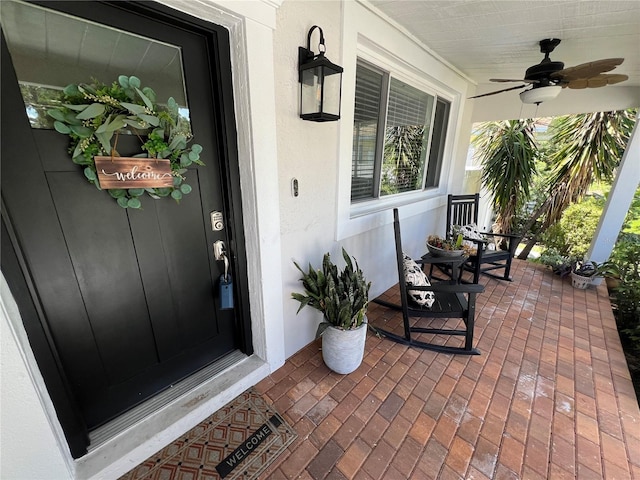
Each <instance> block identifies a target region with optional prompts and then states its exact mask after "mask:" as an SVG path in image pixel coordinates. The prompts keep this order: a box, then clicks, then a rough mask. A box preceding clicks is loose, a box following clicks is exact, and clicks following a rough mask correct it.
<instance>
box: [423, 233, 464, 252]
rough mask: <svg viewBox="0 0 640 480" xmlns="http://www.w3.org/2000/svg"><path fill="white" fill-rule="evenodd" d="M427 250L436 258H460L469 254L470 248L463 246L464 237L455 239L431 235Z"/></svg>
mask: <svg viewBox="0 0 640 480" xmlns="http://www.w3.org/2000/svg"><path fill="white" fill-rule="evenodd" d="M427 249H428V250H429V252H431V254H432V255H433V256H434V257H460V256H462V255H465V254H466V255H468V254H469V248H468V247H467V246H466V245H464V244H463V237H462V235H457V236H456V238H455V239H452V238H440V237H439V236H438V235H429V236H428V237H427Z"/></svg>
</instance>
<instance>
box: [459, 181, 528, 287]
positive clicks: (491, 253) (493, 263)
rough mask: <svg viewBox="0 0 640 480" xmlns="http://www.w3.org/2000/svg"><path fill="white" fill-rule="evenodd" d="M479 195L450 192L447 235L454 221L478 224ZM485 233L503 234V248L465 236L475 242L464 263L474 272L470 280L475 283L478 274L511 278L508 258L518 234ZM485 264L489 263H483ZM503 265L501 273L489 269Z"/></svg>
mask: <svg viewBox="0 0 640 480" xmlns="http://www.w3.org/2000/svg"><path fill="white" fill-rule="evenodd" d="M479 201H480V195H479V194H478V193H476V194H474V195H449V197H448V201H447V235H449V234H450V233H451V229H452V227H453V226H454V225H458V226H464V225H469V224H472V223H473V224H475V225H478V203H479ZM481 233H483V234H484V235H487V236H493V237H500V238H504V239H506V241H507V249H506V250H499V249H496V250H489V249H488V248H487V247H488V245H489V243H490V242H489V241H488V240H484V239H483V240H480V239H474V238H465V240H469V241H472V242H474V243H475V244H476V247H477V252H478V253H477V254H476V255H471V256H470V257H469V259H468V260H467V262H466V263H465V265H464V269H465V270H468V271H471V272H473V282H472V283H478V280H479V279H480V274H481V273H483V274H485V275H489V276H490V277H493V278H497V279H498V280H508V281H511V277H510V274H511V260H512V259H513V257H514V256H515V254H516V249H517V248H518V243H520V239H521V237H520V236H519V235H512V234H506V233H484V232H481ZM483 265H488V266H483ZM497 269H504V274H503V275H501V276H500V275H495V274H493V273H488V272H490V271H491V270H497Z"/></svg>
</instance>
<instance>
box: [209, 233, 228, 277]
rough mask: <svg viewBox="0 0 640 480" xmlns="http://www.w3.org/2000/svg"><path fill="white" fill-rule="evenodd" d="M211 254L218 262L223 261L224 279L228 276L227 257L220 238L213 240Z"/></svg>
mask: <svg viewBox="0 0 640 480" xmlns="http://www.w3.org/2000/svg"><path fill="white" fill-rule="evenodd" d="M213 256H214V258H215V259H216V260H217V261H219V262H224V279H225V280H227V279H228V278H229V258H227V250H226V248H225V246H224V242H223V241H222V240H216V241H215V242H213Z"/></svg>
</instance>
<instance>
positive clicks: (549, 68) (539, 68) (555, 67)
mask: <svg viewBox="0 0 640 480" xmlns="http://www.w3.org/2000/svg"><path fill="white" fill-rule="evenodd" d="M545 60H546V59H545ZM545 60H543V61H542V62H540V63H539V64H537V65H533V66H532V67H529V68H527V71H526V72H525V75H524V78H525V80H537V81H538V82H540V83H539V84H538V85H541V86H544V85H556V83H557V82H554V81H552V80H551V79H550V78H549V76H550V75H551V74H552V73H555V72H559V71H560V70H562V69H563V68H564V63H563V62H552V61H551V60H547V61H545Z"/></svg>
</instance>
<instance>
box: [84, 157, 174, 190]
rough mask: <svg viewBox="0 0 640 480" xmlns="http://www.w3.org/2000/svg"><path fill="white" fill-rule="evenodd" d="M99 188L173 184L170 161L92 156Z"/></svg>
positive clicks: (147, 186)
mask: <svg viewBox="0 0 640 480" xmlns="http://www.w3.org/2000/svg"><path fill="white" fill-rule="evenodd" d="M93 159H94V161H95V163H96V171H97V172H98V182H99V183H100V188H102V189H103V190H109V189H112V188H162V187H172V186H173V175H172V174H171V163H170V162H169V160H163V159H159V158H135V157H98V156H96V157H93Z"/></svg>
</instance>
